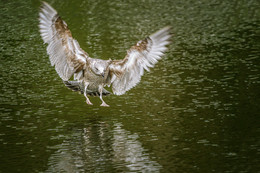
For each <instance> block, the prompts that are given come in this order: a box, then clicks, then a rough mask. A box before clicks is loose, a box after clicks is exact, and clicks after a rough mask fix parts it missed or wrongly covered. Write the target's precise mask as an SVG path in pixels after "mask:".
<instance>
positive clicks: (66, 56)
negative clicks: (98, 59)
mask: <svg viewBox="0 0 260 173" xmlns="http://www.w3.org/2000/svg"><path fill="white" fill-rule="evenodd" d="M39 21H40V24H39V28H40V33H41V37H42V39H43V41H44V43H47V44H48V47H47V53H48V55H49V58H50V62H51V65H52V66H55V70H56V71H57V73H58V74H59V76H60V77H61V79H62V80H65V81H67V80H69V78H70V77H71V76H72V75H73V74H74V73H75V78H76V79H80V78H81V77H82V68H83V66H84V65H85V64H86V61H87V58H88V55H87V53H86V52H84V51H83V50H82V49H81V48H80V46H79V44H78V42H77V41H76V40H75V39H73V38H72V35H71V32H70V30H69V29H68V27H67V24H66V23H65V22H64V21H63V20H61V18H60V17H59V15H58V14H57V12H56V10H54V9H53V8H52V7H51V6H50V5H49V4H47V3H46V2H43V5H42V7H41V12H40V13H39Z"/></svg>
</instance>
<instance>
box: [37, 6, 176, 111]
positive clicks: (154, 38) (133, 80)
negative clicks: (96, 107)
mask: <svg viewBox="0 0 260 173" xmlns="http://www.w3.org/2000/svg"><path fill="white" fill-rule="evenodd" d="M39 21H40V24H39V28H40V33H41V37H42V39H43V41H44V43H47V44H48V47H47V53H48V55H49V58H50V62H51V65H52V66H55V70H56V71H57V73H58V74H59V76H60V78H61V79H62V80H63V81H64V84H65V86H67V87H68V88H70V89H72V90H73V91H80V92H81V93H83V94H84V96H85V97H86V102H87V104H89V105H92V103H91V102H90V100H89V98H88V95H91V96H99V97H100V99H101V101H102V104H101V106H109V105H107V104H106V103H105V102H104V100H103V98H102V95H108V94H110V93H109V92H108V91H107V90H105V89H104V86H110V85H111V86H112V91H113V93H114V94H116V95H122V94H124V93H125V92H126V91H128V90H130V89H131V88H133V87H134V86H136V85H137V84H138V83H139V82H140V80H141V76H142V75H143V74H144V70H147V71H149V68H151V67H153V66H154V65H155V64H156V63H157V61H158V60H159V59H161V57H162V56H163V55H164V54H163V53H164V52H165V51H166V50H167V47H166V46H167V45H168V44H169V43H170V41H169V39H170V37H171V35H170V27H165V28H163V29H161V30H159V31H157V32H156V33H154V34H152V35H150V36H149V37H147V38H145V39H144V40H141V41H139V42H138V43H137V44H136V45H134V46H132V47H131V48H130V49H129V50H128V51H127V55H126V56H125V58H124V59H121V60H101V59H94V58H91V57H89V55H88V54H87V53H86V52H85V51H84V50H82V49H81V48H80V46H79V43H78V42H77V40H75V39H74V38H73V37H72V34H71V32H70V30H69V29H68V26H67V24H66V22H65V21H63V20H62V19H61V17H60V16H59V15H58V13H57V12H56V10H55V9H53V8H52V7H51V6H50V5H49V4H47V3H46V2H43V4H42V6H41V10H40V13H39ZM73 75H74V80H75V81H69V79H70V78H71V77H72V76H73Z"/></svg>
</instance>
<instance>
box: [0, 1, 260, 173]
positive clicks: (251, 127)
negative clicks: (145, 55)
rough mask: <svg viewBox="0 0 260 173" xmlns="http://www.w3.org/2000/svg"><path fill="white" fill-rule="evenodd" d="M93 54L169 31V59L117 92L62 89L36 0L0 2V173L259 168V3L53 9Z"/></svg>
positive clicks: (115, 52)
mask: <svg viewBox="0 0 260 173" xmlns="http://www.w3.org/2000/svg"><path fill="white" fill-rule="evenodd" d="M48 2H49V3H50V4H51V5H52V6H53V7H54V8H55V9H56V10H57V11H58V12H59V14H60V15H61V16H62V18H63V19H64V20H65V21H66V22H67V24H68V25H69V28H70V29H71V31H72V34H73V36H74V38H75V39H77V40H78V41H79V43H80V45H81V47H82V48H83V49H84V50H85V51H87V52H88V53H89V55H90V56H91V57H93V58H101V59H108V58H112V59H121V58H123V57H124V56H125V54H126V50H127V49H129V48H130V47H131V46H132V45H133V44H135V43H136V42H137V41H138V40H140V39H143V38H145V37H146V36H148V35H150V34H151V33H153V32H155V31H156V30H158V29H160V28H162V27H164V26H166V25H170V26H172V28H173V30H172V32H173V35H174V36H173V39H172V44H171V45H170V49H169V51H168V52H167V54H166V56H164V58H163V59H162V60H161V61H160V62H159V63H158V64H156V66H155V68H153V69H152V70H151V72H147V73H145V75H144V76H143V77H142V80H141V82H140V84H139V85H138V86H136V87H135V88H134V89H132V90H130V91H129V92H127V93H126V94H125V95H122V96H114V95H112V96H109V97H105V98H104V99H105V101H106V102H107V103H108V104H109V105H111V107H109V108H103V107H99V105H100V104H101V102H100V100H99V98H91V101H92V103H94V106H88V105H87V104H86V103H85V98H84V96H83V95H79V94H77V93H74V92H71V91H70V90H68V89H67V88H65V86H64V85H63V84H62V81H61V80H60V78H59V77H58V75H57V74H56V72H55V70H54V68H53V67H51V66H50V62H49V59H48V56H47V53H46V45H44V44H43V41H42V40H41V38H40V34H39V32H38V26H37V25H38V19H37V18H38V12H39V6H40V2H39V1H37V0H31V1H29V0H28V1H23V0H15V1H14V0H1V1H0V8H1V10H0V21H1V22H0V23H1V25H0V52H1V54H0V172H3V173H4V172H59V171H65V172H131V171H132V172H138V171H139V172H142V171H143V172H145V171H147V172H181V173H183V172H200V173H201V172H236V173H237V172H257V171H259V170H260V169H259V162H260V158H259V156H260V154H259V145H260V140H259V138H260V133H259V132H260V128H259V124H260V122H259V120H260V118H259V111H260V110H259V107H260V106H259V104H260V102H259V99H260V87H259V83H260V72H259V69H260V68H259V66H260V63H259V58H260V51H259V50H260V46H259V45H260V39H259V37H260V22H259V18H260V12H259V9H260V8H259V4H260V3H259V1H258V0H239V1H234V0H231V1H230V0H223V1H217V0H198V1H197V0H187V1H183V0H171V1H164V0H161V1H159V0H151V1H146V0H143V1H140V0H133V1H119V0H116V1H101V0H99V1H98V0H91V1H87V0H85V1H80V0H69V1H63V0H49V1H48Z"/></svg>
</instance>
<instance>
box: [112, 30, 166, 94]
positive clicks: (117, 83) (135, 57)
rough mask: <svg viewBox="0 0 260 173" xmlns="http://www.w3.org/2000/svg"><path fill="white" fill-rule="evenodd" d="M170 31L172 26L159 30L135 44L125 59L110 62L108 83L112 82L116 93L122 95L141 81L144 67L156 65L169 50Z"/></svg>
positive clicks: (146, 68) (147, 68)
mask: <svg viewBox="0 0 260 173" xmlns="http://www.w3.org/2000/svg"><path fill="white" fill-rule="evenodd" d="M169 32H170V27H165V28H163V29H161V30H159V31H157V32H156V33H154V34H152V35H150V36H149V37H147V38H146V39H145V40H142V41H139V42H138V43H137V44H136V45H135V46H133V47H132V48H131V49H130V50H129V51H128V53H127V55H126V57H125V58H124V59H123V60H115V61H113V62H112V63H111V64H110V66H109V70H110V72H109V78H108V80H107V84H108V85H110V84H112V90H113V93H114V94H116V95H122V94H124V93H125V92H126V91H128V90H130V89H131V88H132V87H134V86H135V85H137V84H138V83H139V82H140V80H141V76H142V75H143V74H144V69H145V70H147V71H149V68H151V67H154V65H155V64H156V63H157V62H158V60H159V59H161V57H162V56H163V55H164V52H165V51H166V50H167V47H166V46H167V45H168V44H169V43H170V41H169V39H170V37H171V35H170V33H169Z"/></svg>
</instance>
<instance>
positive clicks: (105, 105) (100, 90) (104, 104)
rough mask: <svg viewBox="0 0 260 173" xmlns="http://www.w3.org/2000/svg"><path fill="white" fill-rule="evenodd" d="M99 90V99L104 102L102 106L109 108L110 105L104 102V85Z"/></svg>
mask: <svg viewBox="0 0 260 173" xmlns="http://www.w3.org/2000/svg"><path fill="white" fill-rule="evenodd" d="M98 90H99V93H100V96H99V98H100V100H101V101H102V104H101V105H100V106H104V107H109V105H108V104H106V103H105V102H104V100H103V98H102V90H103V85H100V86H99V88H98Z"/></svg>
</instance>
